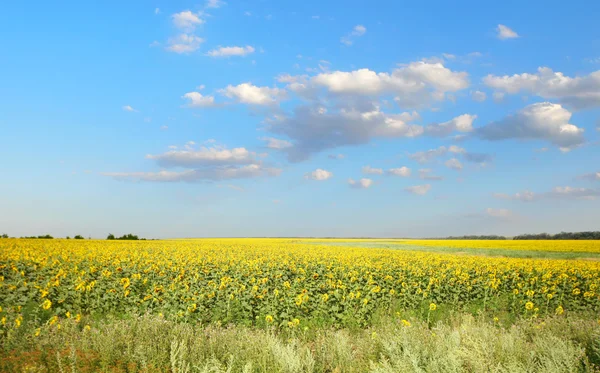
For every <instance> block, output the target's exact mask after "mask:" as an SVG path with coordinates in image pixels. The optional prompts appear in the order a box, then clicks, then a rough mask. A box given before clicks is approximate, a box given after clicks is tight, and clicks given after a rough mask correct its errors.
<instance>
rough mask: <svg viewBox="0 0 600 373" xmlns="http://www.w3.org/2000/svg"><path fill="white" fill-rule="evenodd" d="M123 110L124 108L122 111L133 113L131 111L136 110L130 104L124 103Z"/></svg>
mask: <svg viewBox="0 0 600 373" xmlns="http://www.w3.org/2000/svg"><path fill="white" fill-rule="evenodd" d="M123 110H124V111H129V112H132V113H133V112H137V110H135V109H134V108H132V107H131V106H129V105H125V106H123Z"/></svg>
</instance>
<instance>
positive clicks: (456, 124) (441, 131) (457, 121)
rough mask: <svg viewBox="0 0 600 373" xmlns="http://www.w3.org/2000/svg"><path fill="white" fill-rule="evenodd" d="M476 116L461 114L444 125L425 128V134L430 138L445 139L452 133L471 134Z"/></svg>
mask: <svg viewBox="0 0 600 373" xmlns="http://www.w3.org/2000/svg"><path fill="white" fill-rule="evenodd" d="M475 119H477V115H471V114H463V115H459V116H457V117H456V118H453V119H451V120H449V121H447V122H444V123H439V124H438V123H432V124H428V125H427V126H426V127H425V133H426V134H428V135H430V136H438V137H445V136H448V135H450V134H451V133H452V132H454V131H458V132H471V131H473V121H475Z"/></svg>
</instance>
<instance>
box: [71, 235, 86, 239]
mask: <svg viewBox="0 0 600 373" xmlns="http://www.w3.org/2000/svg"><path fill="white" fill-rule="evenodd" d="M73 238H74V239H76V240H84V238H83V236H82V235H80V234H78V235H77V236H75V237H73Z"/></svg>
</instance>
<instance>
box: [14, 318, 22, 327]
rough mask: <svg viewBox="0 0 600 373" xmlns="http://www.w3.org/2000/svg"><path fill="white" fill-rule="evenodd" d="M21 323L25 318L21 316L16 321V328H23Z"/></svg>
mask: <svg viewBox="0 0 600 373" xmlns="http://www.w3.org/2000/svg"><path fill="white" fill-rule="evenodd" d="M21 321H23V318H22V316H21V315H19V316H18V317H17V318H16V319H15V327H17V328H18V327H20V326H21Z"/></svg>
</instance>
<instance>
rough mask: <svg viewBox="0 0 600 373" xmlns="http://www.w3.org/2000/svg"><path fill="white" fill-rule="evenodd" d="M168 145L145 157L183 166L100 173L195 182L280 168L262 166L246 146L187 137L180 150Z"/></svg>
mask: <svg viewBox="0 0 600 373" xmlns="http://www.w3.org/2000/svg"><path fill="white" fill-rule="evenodd" d="M169 149H170V150H169V151H167V152H165V153H162V154H158V155H150V154H149V155H147V156H146V159H149V160H153V161H156V163H157V165H158V166H160V167H163V168H182V169H184V170H175V171H171V170H164V169H163V170H160V171H157V172H105V173H103V175H104V176H109V177H112V178H114V179H117V180H129V181H152V182H180V181H181V182H199V181H218V180H228V179H239V178H255V177H263V176H277V175H279V174H280V173H281V169H278V168H274V167H269V166H265V165H264V164H262V162H260V161H257V160H256V158H255V156H256V154H255V153H254V152H250V151H248V150H247V149H246V148H241V147H240V148H233V149H228V148H226V147H224V146H213V147H200V148H199V149H195V143H194V142H193V141H189V142H188V143H186V144H185V145H184V146H183V150H178V147H177V146H170V147H169Z"/></svg>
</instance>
